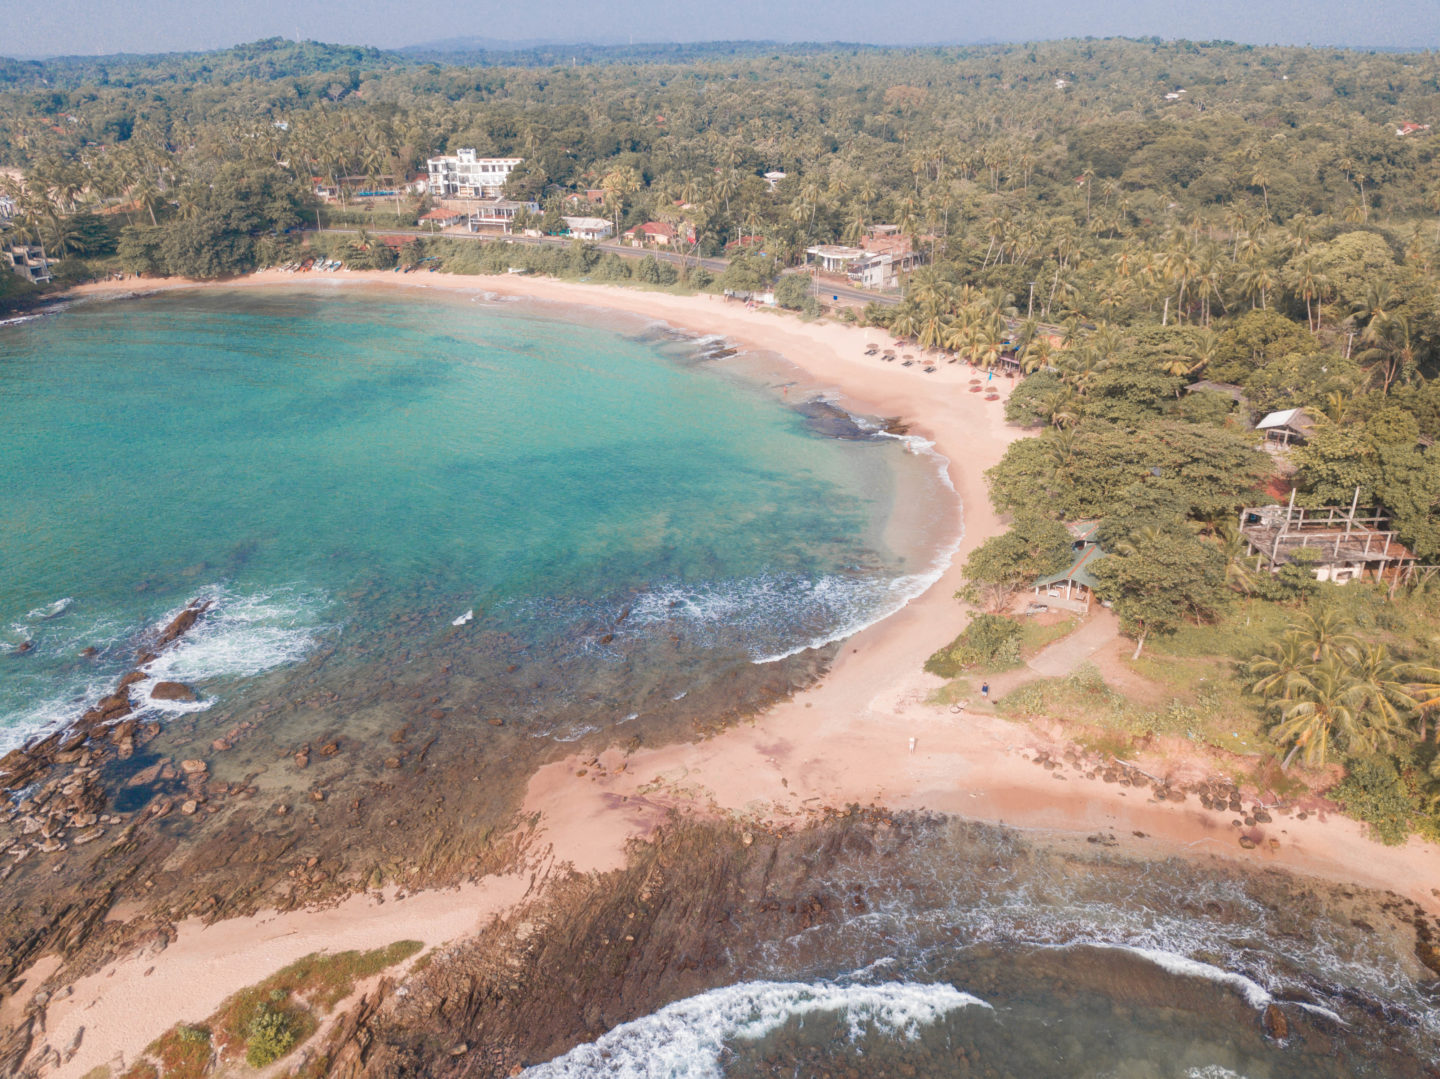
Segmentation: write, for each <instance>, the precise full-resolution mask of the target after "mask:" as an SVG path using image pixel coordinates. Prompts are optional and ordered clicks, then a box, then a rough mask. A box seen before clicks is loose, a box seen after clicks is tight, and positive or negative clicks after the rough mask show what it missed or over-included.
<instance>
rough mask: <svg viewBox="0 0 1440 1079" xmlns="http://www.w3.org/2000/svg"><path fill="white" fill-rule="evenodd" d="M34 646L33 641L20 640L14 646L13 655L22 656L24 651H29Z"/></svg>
mask: <svg viewBox="0 0 1440 1079" xmlns="http://www.w3.org/2000/svg"><path fill="white" fill-rule="evenodd" d="M34 647H35V642H34V641H21V642H20V643H19V644H18V645H16V646H15V655H17V656H23V655H24V654H25V653H26V652H29V651H30V650H31V649H33V648H34Z"/></svg>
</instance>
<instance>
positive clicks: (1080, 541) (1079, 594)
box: [1033, 521, 1105, 614]
mask: <svg viewBox="0 0 1440 1079" xmlns="http://www.w3.org/2000/svg"><path fill="white" fill-rule="evenodd" d="M1065 527H1066V529H1068V530H1069V532H1070V535H1071V537H1072V542H1071V545H1070V551H1071V557H1070V562H1069V564H1068V565H1067V566H1065V568H1064V569H1062V570H1060V572H1058V573H1052V574H1050V575H1049V576H1048V577H1041V578H1040V579H1039V580H1038V581H1036V582H1035V587H1034V590H1033V591H1034V593H1035V602H1037V603H1044V604H1046V605H1047V606H1050V607H1059V608H1060V609H1062V610H1066V611H1074V612H1075V613H1077V614H1085V613H1086V612H1088V611H1089V610H1090V602H1091V600H1092V599H1093V598H1094V596H1095V584H1096V581H1095V577H1094V576H1093V574H1092V573H1091V572H1090V571H1091V570H1092V569H1093V568H1094V567H1095V563H1096V562H1098V561H1100V559H1102V558H1104V557H1105V552H1104V551H1103V550H1102V549H1101V547H1100V544H1099V542H1097V540H1096V538H1095V536H1096V533H1097V532H1099V530H1100V522H1099V521H1076V522H1075V523H1073V524H1067V525H1066V526H1065Z"/></svg>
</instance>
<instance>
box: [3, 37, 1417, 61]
mask: <svg viewBox="0 0 1440 1079" xmlns="http://www.w3.org/2000/svg"><path fill="white" fill-rule="evenodd" d="M1083 40H1095V41H1105V40H1127V41H1158V42H1164V43H1175V42H1183V41H1190V40H1197V39H1190V38H1185V37H1174V38H1159V37H1149V36H1142V37H1127V36H1126V35H1106V36H1104V37H1095V38H1090V37H1084V38H1079V37H1056V38H1014V39H1005V38H996V37H985V38H975V39H971V40H950V41H924V42H921V41H916V42H909V43H895V42H891V43H885V44H874V43H870V42H863V41H844V40H831V41H821V40H809V41H780V40H776V39H770V38H740V39H696V40H686V41H633V40H628V39H627V40H621V39H619V38H609V39H606V38H599V39H595V40H591V41H575V40H567V39H564V38H516V39H513V40H511V39H503V38H492V37H482V36H477V35H463V36H456V37H448V38H439V39H435V40H429V41H420V42H414V43H412V44H408V45H399V46H389V47H382V46H376V45H366V44H356V43H351V42H342V41H320V40H315V39H309V38H306V39H294V38H288V37H272V38H261V39H257V40H254V41H244V42H237V43H236V44H234V45H228V46H224V47H218V48H213V49H171V50H160V51H155V52H114V53H47V54H39V55H36V54H11V53H4V52H0V59H3V60H7V61H12V62H17V63H38V64H52V63H60V64H64V63H100V62H111V63H124V62H134V61H140V60H146V61H148V60H156V59H164V58H179V57H200V56H218V55H225V54H230V53H236V52H244V51H246V50H251V49H257V48H263V47H270V48H272V49H274V48H278V47H281V46H287V45H288V46H294V47H297V48H299V47H304V46H311V47H319V48H325V49H337V50H345V51H353V52H355V53H358V54H362V55H365V56H368V57H370V58H374V59H380V58H384V57H393V58H395V59H396V60H404V61H413V62H420V63H425V62H435V61H441V60H446V61H451V62H453V61H455V60H457V59H459V58H462V57H466V58H474V59H484V60H488V61H489V62H491V63H504V62H507V61H508V62H512V63H513V62H524V61H526V60H528V61H529V62H531V63H534V62H536V60H537V59H540V57H542V56H543V57H545V58H547V59H550V60H551V62H556V61H555V60H554V59H553V58H555V57H559V56H560V54H563V53H573V54H574V55H575V56H577V57H579V56H581V55H584V56H586V57H589V58H596V57H597V54H599V55H604V56H605V57H607V58H613V59H625V58H636V59H640V58H649V59H655V58H665V57H671V58H683V57H684V56H685V55H686V54H690V53H699V52H704V53H708V54H713V53H715V52H726V51H729V52H733V53H747V52H757V51H762V50H767V49H781V50H785V51H791V52H797V51H798V52H822V51H828V50H833V49H867V50H876V51H900V52H903V51H906V50H911V49H940V48H950V49H953V48H983V47H989V46H1004V45H1028V44H1040V43H1055V42H1063V41H1083ZM1197 43H1201V44H1215V45H1243V44H1247V43H1243V42H1236V41H1230V40H1226V39H1214V40H1207V41H1203V42H1197ZM1253 47H1255V48H1291V49H1307V48H1316V49H1343V50H1347V51H1354V52H1384V53H1405V52H1416V53H1429V52H1435V51H1437V50H1436V48H1435V46H1431V45H1423V44H1416V45H1413V46H1401V45H1368V44H1364V43H1346V44H1333V43H1328V42H1326V43H1320V44H1314V45H1311V44H1306V45H1276V44H1265V45H1254V46H1253Z"/></svg>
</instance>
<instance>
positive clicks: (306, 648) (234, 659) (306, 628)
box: [132, 585, 328, 712]
mask: <svg viewBox="0 0 1440 1079" xmlns="http://www.w3.org/2000/svg"><path fill="white" fill-rule="evenodd" d="M202 595H203V596H204V598H206V599H209V600H211V601H212V603H213V606H212V608H211V609H210V610H209V611H208V612H206V614H205V615H204V616H203V617H202V618H201V619H200V621H199V622H197V623H196V624H195V627H194V628H193V629H191V630H190V632H188V633H186V634H185V635H184V636H183V637H181V638H180V639H179V640H178V641H177V642H176V643H175V644H173V645H172V646H170V647H169V648H167V649H165V650H164V651H163V652H161V653H160V655H159V656H157V657H156V658H155V659H154V660H152V661H151V662H150V663H148V664H146V665H145V667H143V668H142V670H143V672H144V674H145V675H147V679H146V681H144V682H140V683H137V684H136V686H135V689H134V690H133V691H132V692H133V693H134V696H135V698H136V699H137V701H148V703H149V705H150V706H151V707H154V708H157V709H159V710H160V711H165V712H193V711H199V710H202V709H204V708H206V707H208V706H209V703H210V702H209V701H207V700H201V701H193V702H186V701H150V700H149V691H150V689H151V688H152V687H153V685H154V683H155V682H185V683H187V684H193V683H196V682H205V681H208V680H211V679H217V678H247V677H252V676H254V675H257V674H263V673H264V672H265V671H269V670H273V669H275V668H276V667H282V666H285V665H287V664H290V663H296V662H298V661H299V660H301V659H304V658H305V656H306V655H308V654H309V653H310V651H311V650H312V649H313V648H314V647H315V645H316V644H317V643H318V642H319V640H320V637H321V635H322V633H323V632H324V631H325V630H326V629H327V628H328V627H327V626H326V625H325V624H324V623H323V622H322V621H321V618H320V611H321V610H322V609H323V606H324V604H323V600H322V599H321V598H320V597H318V596H314V595H310V594H307V593H304V592H300V591H298V590H295V589H288V588H286V589H273V590H270V591H264V592H254V593H248V594H247V593H235V592H231V591H229V590H228V589H226V588H224V587H223V586H219V585H216V586H214V587H212V588H211V589H209V590H207V591H206V592H205V593H202ZM181 609H183V608H177V609H176V610H175V611H173V612H171V613H170V614H168V615H167V616H166V619H165V620H166V621H168V620H169V619H171V618H173V617H174V616H175V615H177V614H179V613H180V610H181ZM162 624H163V623H162Z"/></svg>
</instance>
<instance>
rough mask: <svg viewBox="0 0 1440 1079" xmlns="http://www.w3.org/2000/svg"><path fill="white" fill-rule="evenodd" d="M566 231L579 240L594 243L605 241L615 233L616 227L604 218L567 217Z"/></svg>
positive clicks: (565, 219)
mask: <svg viewBox="0 0 1440 1079" xmlns="http://www.w3.org/2000/svg"><path fill="white" fill-rule="evenodd" d="M561 220H563V221H564V222H565V229H566V231H567V232H569V234H570V235H571V236H573V237H575V238H576V239H577V240H586V241H589V242H594V241H597V240H603V239H605V237H607V236H610V235H612V234H613V233H614V232H615V226H614V225H612V224H611V223H610V222H609V221H607V220H605V218H603V217H566V218H562V219H561Z"/></svg>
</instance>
